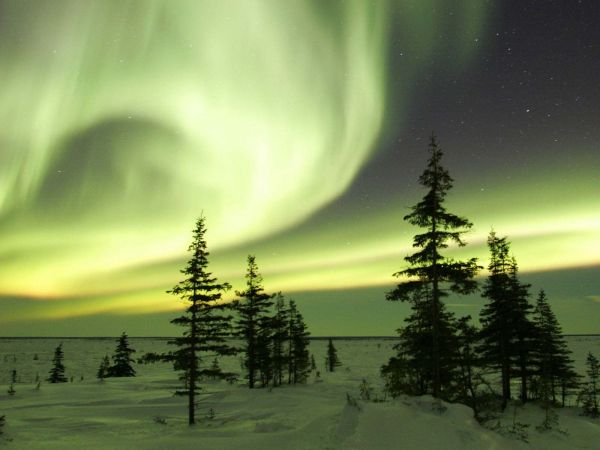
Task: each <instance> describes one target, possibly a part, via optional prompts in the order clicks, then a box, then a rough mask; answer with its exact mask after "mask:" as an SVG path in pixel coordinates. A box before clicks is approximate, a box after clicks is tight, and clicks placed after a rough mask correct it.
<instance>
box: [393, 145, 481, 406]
mask: <svg viewBox="0 0 600 450" xmlns="http://www.w3.org/2000/svg"><path fill="white" fill-rule="evenodd" d="M429 151H430V154H431V155H430V158H429V161H428V163H427V168H426V169H425V171H424V172H423V173H422V175H421V176H420V177H419V183H420V184H421V185H423V186H424V187H426V188H428V192H427V194H426V195H425V197H423V199H422V200H421V201H420V202H419V203H417V204H416V205H415V206H413V207H412V211H411V212H410V214H408V215H406V216H405V217H404V220H406V221H407V222H408V223H410V224H411V225H415V226H418V227H420V228H423V229H424V233H422V234H418V235H416V236H415V237H414V238H413V247H415V248H418V249H419V250H418V251H417V252H416V253H414V254H412V255H410V256H407V257H406V258H404V259H405V260H406V262H407V263H408V264H409V267H408V268H407V269H404V270H401V271H399V272H397V273H395V274H394V276H396V277H399V278H400V277H407V278H408V280H407V281H404V282H401V283H400V284H398V286H397V287H396V289H394V290H393V291H391V292H389V293H388V294H387V297H386V298H387V300H394V301H397V300H399V301H409V302H410V303H411V306H412V308H413V323H414V324H415V326H414V327H413V330H412V331H411V332H410V333H409V334H410V336H414V338H415V339H416V341H415V342H414V345H415V346H419V347H421V346H425V348H431V352H430V354H429V355H425V354H423V355H422V356H424V357H426V358H427V362H425V364H426V365H429V366H430V367H431V371H430V375H429V374H428V373H427V372H424V373H422V374H421V375H422V376H427V377H430V378H431V379H430V380H423V382H425V383H426V384H429V381H431V389H432V394H433V396H434V397H440V395H441V393H442V388H443V386H442V384H443V379H444V378H448V377H447V376H445V375H444V372H446V373H448V372H451V371H452V369H453V367H452V363H451V360H452V357H451V355H445V353H444V352H445V349H446V348H449V347H451V346H453V345H451V343H449V342H446V341H447V340H448V339H452V336H453V335H454V330H453V328H454V326H453V325H452V323H451V322H452V315H451V314H449V313H447V312H446V311H445V309H444V304H443V303H442V299H443V297H446V296H447V295H448V294H449V293H450V292H453V293H458V294H469V293H472V292H474V291H475V290H476V288H477V284H476V282H475V281H474V280H473V277H474V276H475V274H476V273H477V271H478V269H479V267H478V266H477V260H476V258H471V259H469V260H467V261H455V260H453V259H450V258H448V257H445V256H443V255H442V254H441V253H440V251H441V250H442V249H445V248H446V247H448V245H449V243H454V244H456V245H458V246H464V245H465V243H464V241H463V240H462V235H463V234H464V233H465V232H466V231H468V230H469V229H470V228H471V226H472V224H471V223H470V222H469V221H468V220H467V219H465V218H464V217H460V216H457V215H454V214H451V213H449V212H448V211H447V210H446V208H445V207H444V201H445V199H446V195H447V193H448V191H449V190H450V189H451V188H452V182H453V180H452V178H451V177H450V175H449V173H448V171H447V170H446V169H445V168H444V167H443V166H442V164H441V159H442V155H443V153H442V150H441V149H440V148H439V147H438V143H437V140H436V138H435V135H433V134H432V136H431V141H430V144H429ZM426 316H428V317H426ZM423 321H427V322H428V324H429V326H430V329H425V328H423V327H420V326H417V325H416V324H417V322H423ZM409 326H410V324H409ZM415 333H416V335H415ZM404 337H405V338H407V337H408V336H404ZM425 341H429V342H428V343H427V342H425ZM445 356H449V357H448V358H445ZM402 358H403V357H402V356H401V355H399V357H398V358H392V360H390V364H391V365H392V366H393V365H395V364H396V363H397V362H398V361H399V359H402ZM448 364H450V366H449V365H448ZM390 367H391V366H390ZM384 371H385V370H384Z"/></svg>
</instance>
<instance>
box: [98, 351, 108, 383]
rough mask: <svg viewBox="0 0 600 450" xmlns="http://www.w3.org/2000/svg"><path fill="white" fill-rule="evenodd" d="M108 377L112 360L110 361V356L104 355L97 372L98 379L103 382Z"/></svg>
mask: <svg viewBox="0 0 600 450" xmlns="http://www.w3.org/2000/svg"><path fill="white" fill-rule="evenodd" d="M108 376H110V359H108V355H104V358H102V361H101V362H100V367H98V371H97V372H96V378H98V379H99V380H103V379H105V378H106V377H108Z"/></svg>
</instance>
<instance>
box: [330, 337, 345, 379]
mask: <svg viewBox="0 0 600 450" xmlns="http://www.w3.org/2000/svg"><path fill="white" fill-rule="evenodd" d="M326 363H327V370H328V371H329V372H333V371H335V368H336V367H339V366H341V365H342V363H341V362H340V360H339V358H338V356H337V350H336V349H335V347H334V346H333V340H332V339H331V338H329V341H328V342H327V358H326Z"/></svg>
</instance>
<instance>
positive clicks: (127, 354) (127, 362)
mask: <svg viewBox="0 0 600 450" xmlns="http://www.w3.org/2000/svg"><path fill="white" fill-rule="evenodd" d="M133 353H135V350H133V349H131V348H129V341H128V339H127V334H126V333H125V332H123V333H122V334H121V336H120V337H119V339H118V340H117V348H116V349H115V353H114V355H113V357H112V359H113V365H112V366H111V368H110V369H109V375H108V376H110V377H135V370H134V369H133V367H131V363H132V362H133V358H132V357H131V355H132V354H133Z"/></svg>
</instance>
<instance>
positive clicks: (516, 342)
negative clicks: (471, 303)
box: [479, 231, 535, 409]
mask: <svg viewBox="0 0 600 450" xmlns="http://www.w3.org/2000/svg"><path fill="white" fill-rule="evenodd" d="M488 247H489V249H490V264H489V266H488V270H489V276H488V278H487V280H486V282H485V286H484V289H483V294H482V295H483V297H485V298H487V299H488V300H489V301H488V303H487V304H486V305H484V307H483V308H482V310H481V314H480V322H481V325H482V329H481V332H480V338H481V345H480V346H479V350H480V353H481V356H482V361H483V363H484V364H486V365H487V366H489V367H493V368H497V369H499V370H500V375H501V385H502V409H504V408H506V404H507V402H508V400H509V399H510V397H511V389H510V379H511V377H512V376H513V375H517V376H519V377H520V379H521V393H520V397H521V400H522V401H526V400H527V377H528V375H530V373H531V372H533V367H532V365H533V361H532V358H530V357H529V353H530V349H531V344H532V338H533V336H534V334H535V330H534V327H533V324H532V322H531V321H530V320H529V318H528V315H529V314H530V312H531V305H529V303H528V301H527V297H528V288H529V286H528V285H525V284H522V283H520V282H519V280H518V276H517V264H516V261H515V258H514V257H513V256H511V255H510V244H509V243H508V241H507V240H506V237H503V238H499V237H497V236H496V233H495V232H493V231H492V232H491V233H490V235H489V237H488Z"/></svg>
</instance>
